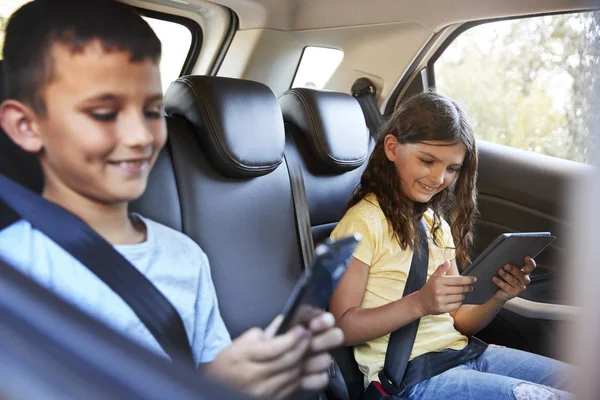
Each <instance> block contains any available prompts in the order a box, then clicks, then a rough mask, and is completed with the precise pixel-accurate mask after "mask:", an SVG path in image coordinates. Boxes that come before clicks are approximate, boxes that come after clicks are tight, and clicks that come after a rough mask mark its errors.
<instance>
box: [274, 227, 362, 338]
mask: <svg viewBox="0 0 600 400" xmlns="http://www.w3.org/2000/svg"><path fill="white" fill-rule="evenodd" d="M360 239H361V237H360V234H358V233H356V234H354V235H351V236H346V237H343V238H340V239H337V240H334V239H327V240H325V241H324V242H322V243H320V244H319V245H318V246H317V247H316V248H315V256H314V259H313V262H312V265H311V267H310V268H308V269H307V270H306V271H304V273H303V274H302V276H301V277H300V279H299V280H298V283H297V284H296V286H295V287H294V290H293V291H292V294H291V295H290V298H289V299H288V301H287V303H286V305H285V307H284V308H283V321H282V322H281V325H280V326H279V329H278V330H277V333H276V334H277V335H279V334H282V333H285V332H287V330H288V329H290V328H291V327H292V326H296V325H303V326H308V323H309V322H310V320H311V319H312V318H314V317H316V316H317V315H319V314H321V313H322V312H323V310H325V309H327V306H328V305H329V300H330V299H331V296H332V295H333V292H334V290H335V288H336V287H337V285H338V283H339V281H340V279H341V278H342V276H343V275H344V273H345V272H346V270H347V269H348V265H349V264H350V260H351V259H352V254H353V253H354V250H355V249H356V246H357V245H358V242H359V241H360Z"/></svg>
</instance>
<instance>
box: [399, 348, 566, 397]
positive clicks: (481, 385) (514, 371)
mask: <svg viewBox="0 0 600 400" xmlns="http://www.w3.org/2000/svg"><path fill="white" fill-rule="evenodd" d="M572 373H573V368H572V367H571V366H570V365H568V364H565V363H563V362H560V361H556V360H553V359H551V358H547V357H543V356H540V355H537V354H532V353H527V352H524V351H520V350H514V349H509V348H505V347H498V346H493V345H490V346H489V347H488V348H487V350H486V351H485V352H484V353H483V354H481V355H480V356H479V357H477V358H475V359H473V360H471V361H468V362H467V363H465V364H462V365H459V366H458V367H455V368H452V369H449V370H448V371H446V372H444V373H442V374H440V375H437V376H434V377H433V378H431V379H428V380H426V381H423V382H421V383H419V384H417V385H415V386H413V387H410V388H409V389H408V390H407V391H406V393H405V395H404V397H402V399H411V400H412V399H422V400H427V399H432V400H442V399H443V400H455V399H456V400H458V399H478V400H479V399H481V400H496V399H510V400H524V399H528V400H529V399H531V400H538V399H547V400H551V399H552V400H553V399H570V398H572V395H571V394H569V393H568V390H569V389H571V388H570V387H569V386H568V382H570V379H569V375H570V374H572Z"/></svg>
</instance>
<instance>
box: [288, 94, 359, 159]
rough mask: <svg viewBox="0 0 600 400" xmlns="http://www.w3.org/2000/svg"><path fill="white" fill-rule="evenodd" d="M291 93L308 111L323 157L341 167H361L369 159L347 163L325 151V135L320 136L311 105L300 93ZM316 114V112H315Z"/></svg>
mask: <svg viewBox="0 0 600 400" xmlns="http://www.w3.org/2000/svg"><path fill="white" fill-rule="evenodd" d="M289 92H290V93H293V94H295V95H296V96H298V98H299V99H300V102H301V103H302V105H303V107H304V108H305V109H306V112H307V114H308V119H309V121H310V125H311V128H312V129H313V130H314V132H315V139H316V140H315V141H316V143H317V148H318V150H319V152H320V153H321V155H322V156H325V158H329V159H331V160H332V161H333V162H335V163H336V164H339V165H341V166H348V165H352V166H354V165H361V164H362V163H363V162H364V161H365V159H366V158H367V157H366V155H365V156H363V157H361V158H360V159H358V160H357V161H346V160H340V159H339V158H336V157H334V156H333V155H331V154H329V153H328V152H327V150H325V146H324V144H323V142H322V138H321V136H325V134H324V133H323V134H322V135H319V129H318V127H317V123H316V122H315V120H314V118H313V113H312V112H311V108H310V103H309V102H308V100H307V99H306V98H305V97H304V95H303V94H302V93H301V92H300V91H298V90H295V89H291V90H290V91H289ZM315 114H316V112H315Z"/></svg>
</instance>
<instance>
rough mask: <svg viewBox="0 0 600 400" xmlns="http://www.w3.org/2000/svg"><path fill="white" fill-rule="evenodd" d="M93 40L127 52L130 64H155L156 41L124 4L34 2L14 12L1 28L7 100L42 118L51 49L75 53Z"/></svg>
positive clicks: (73, 0)
mask: <svg viewBox="0 0 600 400" xmlns="http://www.w3.org/2000/svg"><path fill="white" fill-rule="evenodd" d="M95 39H97V40H100V42H101V43H102V45H103V47H104V49H105V50H106V51H127V52H129V53H130V54H131V61H132V62H136V61H142V60H145V59H152V60H154V61H157V62H158V60H159V59H160V53H161V44H160V40H159V39H158V38H157V36H156V34H155V33H154V31H153V30H152V28H151V27H150V26H149V25H148V23H147V22H146V21H144V20H143V19H142V18H141V17H140V16H139V15H137V14H136V13H135V12H134V11H133V10H132V9H131V7H129V6H127V5H125V4H122V3H119V2H116V1H112V0H35V1H33V2H31V3H27V4H25V5H24V6H22V7H21V8H19V9H18V10H17V11H15V12H14V13H13V15H12V16H11V17H10V19H9V21H8V25H7V27H6V37H5V40H4V49H3V51H4V61H3V63H4V77H3V78H4V85H5V90H6V92H5V93H6V97H7V98H10V99H14V100H18V101H21V102H23V103H25V104H28V105H29V106H31V107H32V108H33V109H34V111H35V112H36V113H38V114H40V115H44V114H45V112H46V107H45V102H44V99H43V96H42V92H43V88H44V86H45V85H46V84H47V83H48V82H51V81H52V79H53V78H54V73H53V67H54V65H53V60H52V53H51V49H52V45H53V44H55V43H60V44H63V45H66V46H69V47H70V48H71V50H72V52H74V53H76V52H81V51H83V49H84V47H85V46H86V45H87V44H89V42H91V41H92V40H95Z"/></svg>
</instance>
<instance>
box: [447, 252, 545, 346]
mask: <svg viewBox="0 0 600 400" xmlns="http://www.w3.org/2000/svg"><path fill="white" fill-rule="evenodd" d="M451 264H452V265H451V267H450V271H449V272H448V273H449V274H456V275H458V274H459V273H458V268H457V266H456V261H455V260H452V262H451ZM535 267H536V264H535V261H534V260H533V259H532V258H529V257H527V258H526V259H525V266H524V267H523V268H517V267H515V266H514V265H506V266H504V267H503V268H500V269H499V270H498V275H499V276H500V277H501V278H502V279H500V278H498V277H494V278H493V280H494V283H495V284H496V285H498V287H499V289H498V291H497V292H496V293H495V294H494V295H493V296H492V297H491V298H490V299H489V300H488V301H487V302H486V303H484V304H481V305H464V306H462V307H460V308H459V309H458V310H457V311H455V312H453V313H450V314H451V315H452V317H453V318H454V327H455V328H456V329H457V330H458V331H459V332H461V333H462V334H463V335H466V336H471V335H474V334H476V333H477V332H479V331H480V330H481V329H483V328H484V327H485V326H486V325H487V324H489V323H490V322H491V321H492V319H493V318H494V317H495V316H496V314H497V313H498V311H500V309H501V308H502V306H503V305H504V303H506V302H507V301H508V300H510V299H512V298H513V297H516V296H518V295H519V294H520V293H521V292H523V291H524V290H525V289H526V288H527V285H529V283H530V282H531V281H530V279H529V274H530V273H531V272H532V271H533V270H534V269H535Z"/></svg>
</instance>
